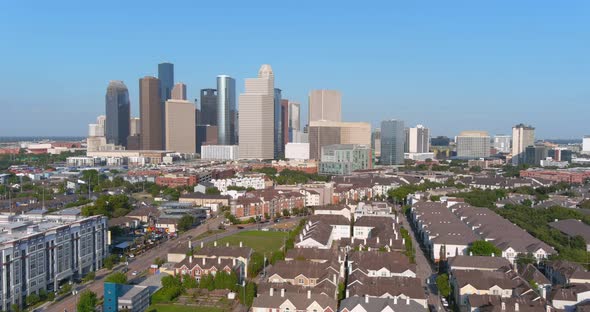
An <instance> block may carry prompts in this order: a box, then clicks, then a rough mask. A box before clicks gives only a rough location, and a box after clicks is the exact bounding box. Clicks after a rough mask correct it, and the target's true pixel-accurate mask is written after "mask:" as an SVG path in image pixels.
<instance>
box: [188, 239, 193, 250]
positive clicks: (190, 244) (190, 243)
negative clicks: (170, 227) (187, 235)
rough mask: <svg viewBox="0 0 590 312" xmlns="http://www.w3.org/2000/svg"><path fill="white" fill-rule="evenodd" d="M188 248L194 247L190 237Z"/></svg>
mask: <svg viewBox="0 0 590 312" xmlns="http://www.w3.org/2000/svg"><path fill="white" fill-rule="evenodd" d="M188 249H193V242H191V241H190V239H189V241H188Z"/></svg>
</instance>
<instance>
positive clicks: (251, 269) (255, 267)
mask: <svg viewBox="0 0 590 312" xmlns="http://www.w3.org/2000/svg"><path fill="white" fill-rule="evenodd" d="M263 267H264V256H263V255H262V254H260V253H258V252H254V253H252V256H251V257H250V263H249V264H248V274H249V275H250V277H256V276H257V275H258V273H260V271H261V270H262V268H263Z"/></svg>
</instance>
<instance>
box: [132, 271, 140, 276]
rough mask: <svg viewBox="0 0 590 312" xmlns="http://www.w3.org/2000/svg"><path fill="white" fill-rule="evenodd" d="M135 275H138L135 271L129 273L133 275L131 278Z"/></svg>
mask: <svg viewBox="0 0 590 312" xmlns="http://www.w3.org/2000/svg"><path fill="white" fill-rule="evenodd" d="M137 274H139V272H137V271H133V272H132V273H131V275H133V276H137Z"/></svg>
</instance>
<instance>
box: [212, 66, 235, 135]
mask: <svg viewBox="0 0 590 312" xmlns="http://www.w3.org/2000/svg"><path fill="white" fill-rule="evenodd" d="M235 115H236V81H235V80H234V79H233V78H232V77H230V76H227V75H219V76H217V103H216V116H217V122H216V123H215V124H216V125H217V143H218V144H219V145H233V144H236V138H235V126H236V124H235Z"/></svg>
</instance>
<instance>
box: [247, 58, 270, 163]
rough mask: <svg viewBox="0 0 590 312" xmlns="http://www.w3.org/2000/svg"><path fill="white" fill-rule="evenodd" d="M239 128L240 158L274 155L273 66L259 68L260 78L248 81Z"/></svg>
mask: <svg viewBox="0 0 590 312" xmlns="http://www.w3.org/2000/svg"><path fill="white" fill-rule="evenodd" d="M239 129H240V131H239V135H240V139H239V141H240V142H239V146H240V158H241V159H273V158H274V151H275V150H274V74H273V71H272V68H271V66H270V65H267V64H264V65H262V66H261V67H260V70H259V71H258V78H248V79H246V81H245V91H244V93H242V94H240V122H239Z"/></svg>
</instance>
